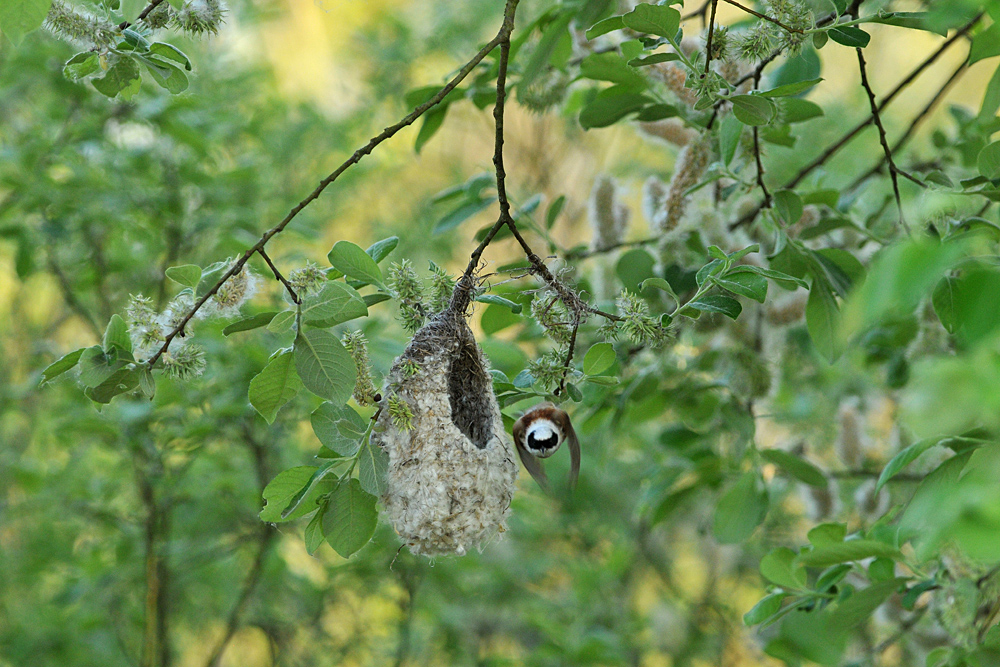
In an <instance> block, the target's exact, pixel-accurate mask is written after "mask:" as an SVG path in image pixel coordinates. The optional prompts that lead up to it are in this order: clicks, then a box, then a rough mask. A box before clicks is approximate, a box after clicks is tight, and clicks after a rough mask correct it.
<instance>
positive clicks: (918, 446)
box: [875, 438, 941, 493]
mask: <svg viewBox="0 0 1000 667" xmlns="http://www.w3.org/2000/svg"><path fill="white" fill-rule="evenodd" d="M939 442H941V438H924V439H923V440H918V441H917V442H915V443H913V444H912V445H910V446H909V447H907V448H905V449H903V450H901V451H900V452H899V453H898V454H896V455H895V456H893V457H892V458H891V459H889V462H888V463H886V464H885V468H883V470H882V474H881V475H879V477H878V482H877V483H876V484H875V492H876V493H878V491H879V490H880V489H881V488H882V487H883V486H885V484H886V482H888V481H889V480H890V479H892V478H893V477H895V476H896V475H898V474H899V473H900V472H901V471H902V470H903V468H905V467H906V466H908V465H910V464H911V463H913V462H914V461H916V460H917V459H918V458H920V455H921V454H923V453H924V452H926V451H927V450H928V449H930V448H931V447H933V446H934V445H936V444H938V443H939Z"/></svg>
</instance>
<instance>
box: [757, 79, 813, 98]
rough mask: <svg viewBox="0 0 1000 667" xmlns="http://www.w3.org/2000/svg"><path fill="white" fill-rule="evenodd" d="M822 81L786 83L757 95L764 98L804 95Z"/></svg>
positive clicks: (809, 80)
mask: <svg viewBox="0 0 1000 667" xmlns="http://www.w3.org/2000/svg"><path fill="white" fill-rule="evenodd" d="M822 80H823V79H808V80H806V81H796V82H795V83H786V84H785V85H783V86H778V87H777V88H772V89H771V90H764V91H761V92H760V93H759V94H760V95H762V96H764V97H791V96H793V95H799V94H800V93H804V92H805V91H807V90H809V89H810V88H812V87H813V86H815V85H816V84H817V83H819V82H820V81H822Z"/></svg>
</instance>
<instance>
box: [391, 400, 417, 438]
mask: <svg viewBox="0 0 1000 667" xmlns="http://www.w3.org/2000/svg"><path fill="white" fill-rule="evenodd" d="M388 406H389V417H390V418H391V419H392V423H393V425H395V427H396V428H398V429H399V430H401V431H409V430H411V429H413V411H412V410H410V406H409V404H408V403H407V402H406V401H404V400H403V399H402V398H400V397H399V395H398V394H391V395H390V396H389V400H388Z"/></svg>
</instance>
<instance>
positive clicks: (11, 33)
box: [0, 0, 52, 46]
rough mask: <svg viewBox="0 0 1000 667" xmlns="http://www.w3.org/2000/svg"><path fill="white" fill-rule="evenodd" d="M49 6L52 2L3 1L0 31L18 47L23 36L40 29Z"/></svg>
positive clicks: (47, 0) (41, 0) (45, 0)
mask: <svg viewBox="0 0 1000 667" xmlns="http://www.w3.org/2000/svg"><path fill="white" fill-rule="evenodd" d="M51 6H52V0H3V2H0V29H3V33H4V34H5V35H7V37H8V38H9V39H10V41H11V42H13V43H14V46H18V45H19V44H20V43H21V40H22V39H24V36H25V35H27V34H28V33H29V32H32V31H33V30H36V29H38V28H39V27H41V25H42V22H43V21H45V17H46V16H48V13H49V8H50V7H51Z"/></svg>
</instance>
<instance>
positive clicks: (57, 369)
mask: <svg viewBox="0 0 1000 667" xmlns="http://www.w3.org/2000/svg"><path fill="white" fill-rule="evenodd" d="M84 349H85V348H80V349H79V350H74V351H73V352H70V353H69V354H67V355H65V356H63V357H61V358H59V359H57V360H56V361H54V362H52V363H51V364H49V365H48V366H46V367H45V370H43V371H42V384H45V383H46V382H51V381H52V379H53V378H56V377H58V376H60V375H62V374H63V373H65V372H66V371H68V370H72V369H73V368H75V367H76V364H77V362H79V361H80V357H81V355H83V351H84Z"/></svg>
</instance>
